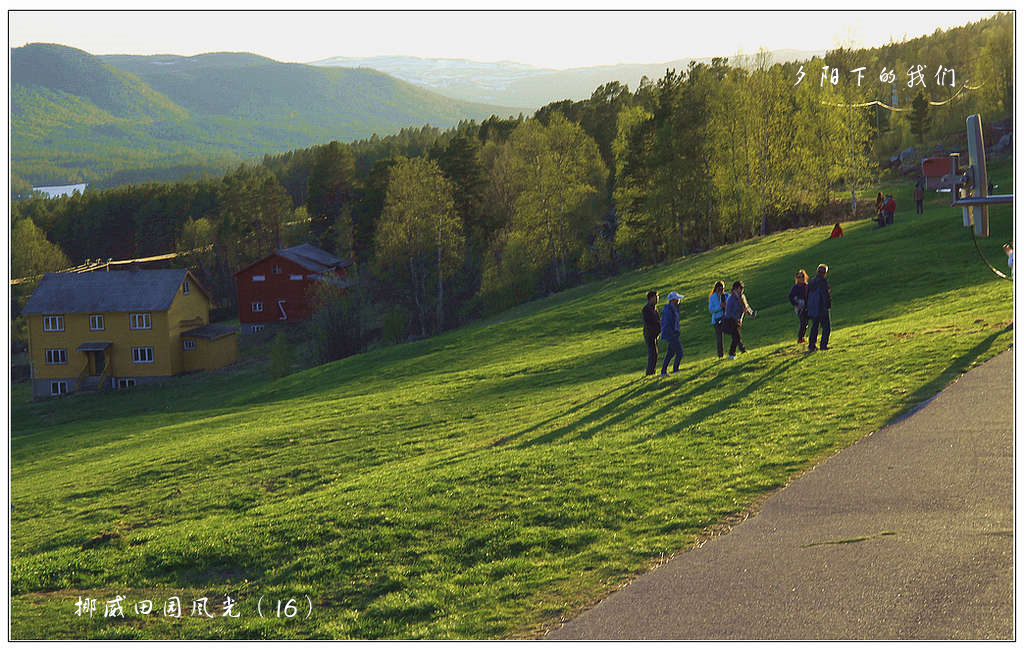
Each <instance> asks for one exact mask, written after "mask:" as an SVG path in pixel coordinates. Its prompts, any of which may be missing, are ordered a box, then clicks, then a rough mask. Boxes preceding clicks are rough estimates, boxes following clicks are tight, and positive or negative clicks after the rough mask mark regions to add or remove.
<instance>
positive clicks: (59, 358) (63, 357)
mask: <svg viewBox="0 0 1024 651" xmlns="http://www.w3.org/2000/svg"><path fill="white" fill-rule="evenodd" d="M46 363H47V364H67V363H68V352H67V350H65V349H63V348H47V349H46Z"/></svg>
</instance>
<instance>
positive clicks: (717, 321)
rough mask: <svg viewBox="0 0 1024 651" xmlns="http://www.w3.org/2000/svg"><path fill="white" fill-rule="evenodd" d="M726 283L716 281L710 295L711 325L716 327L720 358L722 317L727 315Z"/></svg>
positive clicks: (720, 355) (719, 355)
mask: <svg viewBox="0 0 1024 651" xmlns="http://www.w3.org/2000/svg"><path fill="white" fill-rule="evenodd" d="M725 301H726V298H725V283H723V282H722V281H721V280H719V281H717V282H715V286H714V288H712V290H711V293H710V294H709V295H708V312H711V327H712V328H714V329H715V341H717V342H718V358H719V359H721V358H722V319H723V318H724V317H725Z"/></svg>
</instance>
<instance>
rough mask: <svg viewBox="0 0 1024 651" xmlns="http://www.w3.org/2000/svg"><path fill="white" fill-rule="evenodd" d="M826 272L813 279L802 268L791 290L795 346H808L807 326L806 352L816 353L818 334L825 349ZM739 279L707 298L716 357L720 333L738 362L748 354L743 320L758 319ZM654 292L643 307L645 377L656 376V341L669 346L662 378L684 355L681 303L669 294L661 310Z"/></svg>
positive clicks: (821, 268)
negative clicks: (727, 337) (795, 321)
mask: <svg viewBox="0 0 1024 651" xmlns="http://www.w3.org/2000/svg"><path fill="white" fill-rule="evenodd" d="M826 274H828V266H827V265H824V264H822V265H818V273H817V275H816V276H815V277H814V278H808V277H807V272H806V271H804V270H803V269H800V270H799V271H797V272H796V276H795V281H796V282H795V284H794V285H793V289H791V290H790V292H789V302H790V303H791V304H792V305H793V309H794V310H795V311H796V315H797V319H798V320H799V324H800V325H799V329H798V331H797V343H800V344H803V343H806V342H807V339H805V338H804V336H805V335H806V334H807V327H808V324H809V323H810V343H809V345H808V348H807V350H808V352H814V351H815V350H818V345H817V342H818V333H819V331H820V333H821V345H820V349H821V350H828V340H829V335H830V334H831V332H832V323H831V318H830V309H831V308H832V288H831V287H830V286H829V283H828V280H826V278H825V276H826ZM743 289H744V288H743V281H740V280H737V281H736V282H734V283H733V284H732V290H731V291H729V293H728V294H726V292H725V283H723V282H722V281H720V280H719V281H717V282H716V283H715V285H714V288H713V289H712V290H711V294H709V295H708V311H709V312H710V313H711V326H712V327H713V328H714V331H715V341H716V343H717V345H718V357H719V359H721V358H722V357H724V356H725V347H724V344H723V335H725V334H728V335H730V336H731V337H732V343H731V344H730V346H729V359H730V360H734V359H736V352H737V351H739V352H740V353H745V352H747V349H746V348H745V347H744V346H743V317H744V316H747V315H750V316H751V317H752V318H755V319H756V318H757V310H754V309H752V308H751V307H750V304H749V303H747V297H746V295H745V294H744V293H743ZM659 298H660V297H659V295H658V292H656V291H653V290H652V291H649V292H647V304H646V305H644V308H643V310H642V312H643V321H644V340H645V341H646V343H647V376H648V377H650V376H653V375H655V372H656V369H657V365H658V340H659V339H660V340H661V341H664V342H666V343H667V344H668V351H667V352H666V353H665V359H664V361H663V362H662V363H661V377H667V376H668V375H669V370H668V367H669V363H670V362H672V373H675V372H677V371H678V370H679V363H680V361H682V357H683V345H682V342H681V341H680V339H679V337H680V331H681V319H680V316H679V301H680V300H682V299H683V295H682V294H679V293H678V292H675V291H672V292H669V295H668V305H666V306H665V308H664V309H663V310H661V311H660V312H659V310H658V299H659Z"/></svg>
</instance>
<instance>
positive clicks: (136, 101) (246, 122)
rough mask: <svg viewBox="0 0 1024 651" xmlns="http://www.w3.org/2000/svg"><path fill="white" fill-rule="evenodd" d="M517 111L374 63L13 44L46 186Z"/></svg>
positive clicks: (19, 129)
mask: <svg viewBox="0 0 1024 651" xmlns="http://www.w3.org/2000/svg"><path fill="white" fill-rule="evenodd" d="M516 112H518V110H517V109H509V108H502V107H499V106H487V105H484V104H479V103H471V102H464V101H459V100H454V99H451V98H449V97H445V96H442V95H439V94H436V93H433V92H431V91H428V90H424V89H422V88H418V87H416V86H414V85H412V84H410V83H407V82H404V81H401V80H399V79H396V78H394V77H391V76H388V75H387V74H384V73H381V72H377V71H373V70H365V69H362V70H353V69H340V68H338V69H335V68H323V67H314V66H308V65H303V64H291V63H280V62H277V61H273V60H271V59H267V58H264V57H260V56H256V55H253V54H239V53H215V54H202V55H198V56H193V57H181V56H125V55H112V56H102V57H100V56H93V55H91V54H89V53H87V52H83V51H81V50H77V49H74V48H69V47H65V46H62V45H52V44H31V45H26V46H24V47H21V48H15V49H12V50H11V132H12V167H13V172H14V173H15V174H16V175H17V176H19V177H21V178H23V179H25V180H27V181H29V182H31V183H32V184H34V185H51V184H64V183H76V182H91V183H93V184H94V185H100V186H102V185H103V183H102V179H104V178H106V177H108V176H111V175H112V174H114V173H116V172H118V171H121V170H126V169H141V168H153V170H154V174H153V178H159V177H160V176H161V175H160V174H157V173H156V172H157V168H159V169H170V168H175V169H178V170H191V171H197V170H198V171H211V172H216V171H219V170H223V169H226V168H227V167H228V166H230V165H233V164H237V163H238V162H239V161H242V160H245V159H249V158H253V157H257V156H260V155H262V154H265V153H273V152H279V151H286V150H289V149H294V148H298V147H307V146H310V145H313V144H319V143H324V142H329V141H331V140H340V141H348V140H354V139H359V138H367V137H369V136H371V135H373V134H374V133H377V134H379V135H385V134H388V133H393V132H397V131H399V130H401V129H402V128H404V127H410V126H422V125H424V124H431V125H434V126H438V127H448V126H453V125H455V124H457V123H458V122H459V121H460V120H464V119H477V120H482V119H486V118H487V117H489V116H491V115H493V114H497V115H502V116H504V115H508V114H512V113H516ZM97 182H99V183H97Z"/></svg>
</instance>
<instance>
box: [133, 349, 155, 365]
mask: <svg viewBox="0 0 1024 651" xmlns="http://www.w3.org/2000/svg"><path fill="white" fill-rule="evenodd" d="M153 358H154V355H153V347H152V346H132V364H152V363H153Z"/></svg>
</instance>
